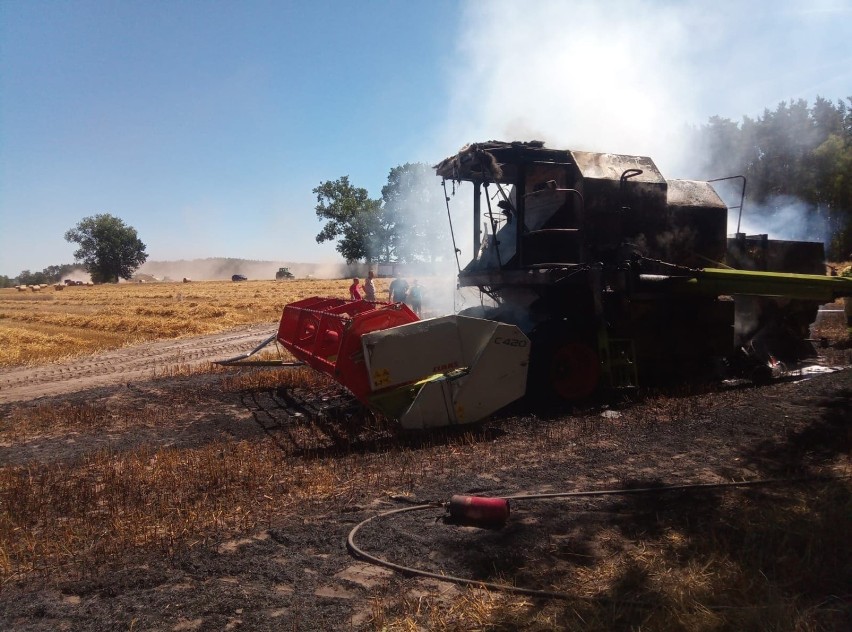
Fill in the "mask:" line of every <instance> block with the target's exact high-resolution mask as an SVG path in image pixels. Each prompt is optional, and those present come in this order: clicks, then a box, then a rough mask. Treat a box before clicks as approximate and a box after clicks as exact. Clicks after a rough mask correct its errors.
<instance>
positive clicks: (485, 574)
mask: <svg viewBox="0 0 852 632" xmlns="http://www.w3.org/2000/svg"><path fill="white" fill-rule="evenodd" d="M348 284H349V281H346V280H338V281H319V280H318V281H295V282H272V281H269V282H261V281H249V282H245V283H226V282H201V283H199V282H194V283H187V284H150V285H149V284H133V285H130V284H128V285H118V286H95V287H80V288H66V289H65V290H63V291H61V292H54V291H53V290H52V289H50V290H48V291H47V292H45V293H38V294H35V293H33V294H30V293H27V294H25V293H16V292H15V291H14V290H7V291H0V342H2V345H0V346H2V351H0V353H2V354H3V355H2V356H0V362H2V365H3V367H5V368H0V582H2V583H0V628H4V629H22V630H56V629H66V630H115V629H133V630H176V631H177V630H206V629H245V630H279V629H284V630H330V629H353V630H361V629H366V630H472V629H479V630H515V629H529V630H553V629H566V630H611V629H623V630H630V629H633V630H638V629H642V630H672V629H676V630H728V629H730V630H734V629H736V630H765V629H774V630H835V629H836V630H841V629H848V628H849V627H850V624H852V596H850V592H851V591H850V589H849V586H850V585H852V551H850V543H849V538H848V533H849V532H850V530H852V486H850V482H849V479H848V478H844V477H848V476H849V475H850V474H852V467H850V448H852V419H850V403H849V402H850V399H852V377H850V371H848V370H845V371H837V372H834V373H830V374H825V375H820V376H817V377H814V378H805V377H804V376H791V377H790V378H789V379H786V380H783V381H781V382H778V383H775V384H773V385H770V386H768V387H764V388H752V387H750V386H748V385H733V386H728V387H723V386H720V385H703V386H699V385H692V386H690V387H684V388H679V389H670V390H668V391H643V392H640V393H636V394H634V395H631V396H630V397H629V398H628V397H625V398H622V399H619V400H615V401H610V402H607V403H599V404H590V405H587V406H584V407H568V406H566V407H562V408H558V409H546V410H544V409H540V408H538V407H536V406H535V403H534V402H521V403H519V404H517V405H515V406H513V407H510V409H508V410H506V411H503V412H502V413H501V414H499V415H497V416H496V417H495V418H494V419H491V420H489V421H487V422H485V423H483V424H479V425H477V426H474V427H471V428H465V429H462V430H461V431H458V432H441V433H433V434H430V435H418V436H410V435H405V434H402V433H400V432H399V431H398V429H396V428H395V427H394V426H393V425H392V424H389V423H387V422H386V421H384V420H381V419H377V418H375V417H374V416H372V415H369V414H366V413H365V411H363V410H361V409H360V408H359V407H358V406H357V405H355V403H354V402H353V401H352V399H351V398H350V397H348V396H347V394H346V393H345V392H344V391H342V389H340V388H339V387H338V386H336V384H335V383H334V382H332V381H331V380H329V379H327V378H325V377H323V376H321V375H317V374H315V373H312V372H310V371H307V370H304V369H296V370H290V371H281V370H269V369H263V368H258V369H222V368H218V367H214V365H211V364H210V360H215V359H221V358H222V357H227V356H228V355H234V354H235V353H236V352H238V351H247V350H248V349H250V348H251V347H252V346H253V342H254V341H256V340H258V339H261V338H262V337H264V336H265V335H266V334H268V333H271V331H272V330H273V329H274V327H275V324H276V322H277V319H278V317H279V316H280V312H281V309H282V308H283V306H284V304H286V303H287V302H290V301H292V300H297V299H299V298H304V297H305V296H310V295H314V294H316V295H333V296H341V297H343V296H345V295H346V288H347V286H348ZM385 287H386V285H380V286H379V289H380V292H381V290H384V289H385ZM836 315H837V312H829V313H827V315H826V317H825V318H824V319H823V320H821V321H820V322H819V324H818V326H817V327H816V328H815V331H814V333H815V335H822V336H826V337H828V338H829V340H830V342H831V346H830V347H828V348H827V349H824V350H823V353H824V357H825V358H826V362H827V363H829V364H830V363H835V364H837V363H848V360H849V352H850V350H849V340H848V337H847V335H846V330H845V327H843V325H842V322H841V320H840V319H839V318H838V317H837V316H836ZM238 348H239V349H238ZM205 350H206V351H205ZM768 479H772V480H775V479H781V482H776V483H768V484H766V485H763V486H754V487H746V488H722V489H712V490H711V489H697V490H671V491H667V492H666V491H660V492H658V493H642V494H635V495H629V494H628V495H624V494H621V495H613V496H600V497H574V498H571V497H568V498H561V499H558V498H550V499H542V500H540V501H535V502H533V501H528V502H523V501H513V503H512V516H511V518H510V521H509V523H508V524H507V525H506V527H504V528H503V529H501V530H497V531H490V530H482V529H476V528H471V527H458V526H454V525H449V524H445V523H444V522H443V521H442V520H440V516H441V515H442V513H443V512H442V510H441V509H440V508H435V509H426V510H423V511H417V512H411V513H405V514H401V515H398V516H390V517H387V518H382V519H381V520H378V521H375V522H372V523H369V524H367V525H365V526H364V528H363V530H362V531H361V532H360V533H359V536H358V538H359V539H358V543H359V545H361V546H362V547H364V548H366V549H367V550H368V551H371V552H373V553H375V554H376V555H378V556H379V557H382V558H384V559H388V560H392V561H395V562H398V563H400V564H403V565H405V566H410V567H416V568H421V569H425V570H427V571H431V572H433V573H435V574H438V575H455V576H461V577H465V578H469V579H473V580H476V581H488V582H495V583H500V584H507V585H514V586H516V587H523V588H532V589H538V590H541V591H547V592H550V593H554V592H555V593H559V595H558V596H557V597H556V598H554V597H553V596H552V595H551V596H550V597H547V596H545V595H542V594H538V595H536V594H525V595H518V594H511V593H506V592H502V591H498V590H493V589H484V588H477V587H471V586H467V587H466V586H463V585H457V584H452V583H446V582H439V581H436V580H434V579H425V578H422V577H420V578H419V577H416V576H413V575H411V574H399V573H392V572H391V571H389V570H387V569H384V568H380V567H377V566H372V565H368V564H365V563H363V562H362V561H358V560H356V559H354V558H353V557H351V556H350V555H349V554H348V552H347V550H346V546H345V541H346V536H347V534H348V533H349V532H350V530H351V529H352V528H353V527H354V526H355V525H356V524H358V523H359V522H360V521H362V520H365V519H368V518H372V517H374V516H376V515H377V514H378V513H379V512H382V511H385V510H388V509H396V508H402V507H407V506H411V505H412V504H416V503H422V502H427V501H445V500H447V499H448V498H449V496H450V495H452V494H454V493H470V494H473V493H479V494H484V495H499V496H503V495H514V494H519V493H526V494H529V493H553V492H563V491H574V490H607V489H623V488H632V489H635V488H653V487H659V486H662V485H671V484H694V483H699V484H704V483H727V482H732V481H743V480H746V481H755V480H768Z"/></svg>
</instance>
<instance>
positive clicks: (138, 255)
mask: <svg viewBox="0 0 852 632" xmlns="http://www.w3.org/2000/svg"><path fill="white" fill-rule="evenodd" d="M65 240H66V241H69V242H72V243H76V244H77V245H78V246H79V248H78V249H77V250H76V251H75V252H74V258H75V259H76V260H77V261H79V262H81V263H82V264H83V266H84V267H85V268H86V271H87V272H88V273H89V274H90V275H91V276H92V281H94V282H95V283H117V282H118V280H119V279H129V278H130V277H131V276H132V275H133V272H134V271H135V270H136V269H137V268H138V267H139V266H141V265H142V264H143V263H145V261H146V260H147V259H148V254H147V253H146V252H145V244H143V243H142V241H141V240H140V239H139V237H138V236H137V234H136V229H135V228H133V227H131V226H127V225H126V224H125V223H124V222H123V221H122V220H121V219H119V218H118V217H114V216H112V215H110V214H108V213H103V214H100V215H94V216H93V217H85V218H83V219H82V220H81V221H80V222H79V223H78V224H77V225H76V226H75V227H74V228H72V229H70V230H69V231H68V232H66V233H65Z"/></svg>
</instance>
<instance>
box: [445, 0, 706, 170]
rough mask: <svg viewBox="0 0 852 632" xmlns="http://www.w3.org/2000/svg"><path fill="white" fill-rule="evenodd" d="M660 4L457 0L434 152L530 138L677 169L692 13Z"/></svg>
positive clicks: (686, 112)
mask: <svg viewBox="0 0 852 632" xmlns="http://www.w3.org/2000/svg"><path fill="white" fill-rule="evenodd" d="M660 4H661V3H647V2H631V3H618V2H616V3H614V4H613V3H600V2H593V1H579V2H570V3H567V2H536V3H516V2H508V1H503V2H488V3H470V4H468V5H467V7H466V10H465V11H464V12H463V15H462V17H461V20H460V23H461V24H464V25H467V26H465V27H464V29H463V31H462V33H461V35H460V38H459V43H458V46H457V50H456V51H455V55H454V57H453V59H452V62H453V70H452V79H451V82H452V89H451V90H450V93H451V94H453V95H454V97H453V98H452V100H451V102H450V107H449V112H448V116H447V121H448V124H447V126H446V129H445V130H444V132H443V134H441V135H440V137H439V138H440V141H441V142H442V143H443V144H444V150H445V151H444V153H445V154H452V153H454V152H455V151H456V150H457V149H458V148H459V147H460V146H461V145H462V144H464V143H466V142H470V141H482V140H490V139H497V140H533V139H535V140H543V141H544V142H545V143H546V144H548V145H549V146H551V147H559V148H565V149H577V150H586V151H611V152H615V153H624V154H638V155H648V156H651V157H652V158H653V159H654V160H655V162H656V163H657V164H658V166H660V168H661V170H662V171H663V173H664V174H665V175H666V176H667V177H670V178H671V177H677V176H676V175H673V174H672V171H673V170H677V169H680V168H682V167H684V166H685V165H684V162H686V161H685V160H684V148H683V147H681V146H680V145H681V142H680V139H681V137H682V136H683V134H682V132H683V130H684V129H685V127H686V125H688V124H692V123H694V122H696V121H698V120H700V118H701V117H700V116H699V114H698V113H699V111H700V108H699V107H698V103H697V100H698V99H699V98H700V94H699V93H700V91H698V90H696V87H697V86H696V84H697V83H698V82H699V81H700V79H701V75H699V74H697V73H696V72H695V71H696V68H695V67H694V64H693V61H694V59H695V54H696V53H697V52H700V51H696V50H695V40H696V35H697V33H699V31H698V25H699V23H700V22H701V20H700V19H699V15H700V14H699V13H698V10H697V9H696V8H694V7H693V6H692V3H683V4H672V3H666V4H665V6H664V7H661V6H660ZM699 9H700V7H699ZM702 10H703V9H702ZM700 33H701V37H707V33H706V32H700ZM667 170H668V173H667Z"/></svg>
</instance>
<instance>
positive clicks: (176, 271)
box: [137, 258, 363, 281]
mask: <svg viewBox="0 0 852 632" xmlns="http://www.w3.org/2000/svg"><path fill="white" fill-rule="evenodd" d="M281 267H287V268H290V272H292V273H293V275H294V276H295V277H296V278H305V277H308V276H311V277H313V278H316V279H343V278H347V277H351V276H353V274H359V275H363V271H362V270H361V269H360V267H359V266H355V267H354V268H353V267H351V266H348V265H346V264H345V263H297V262H292V261H251V260H248V259H224V258H211V259H191V260H179V261H147V262H145V264H144V265H143V266H142V267H141V268H139V270H138V271H137V272H138V274H146V275H151V276H153V277H156V278H157V279H160V280H162V279H167V280H171V281H180V280H181V279H183V278H188V279H192V280H194V281H215V280H221V279H230V278H231V276H232V275H234V274H242V275H243V276H245V277H247V278H249V279H253V280H259V279H268V280H273V279H275V273H276V272H278V268H281Z"/></svg>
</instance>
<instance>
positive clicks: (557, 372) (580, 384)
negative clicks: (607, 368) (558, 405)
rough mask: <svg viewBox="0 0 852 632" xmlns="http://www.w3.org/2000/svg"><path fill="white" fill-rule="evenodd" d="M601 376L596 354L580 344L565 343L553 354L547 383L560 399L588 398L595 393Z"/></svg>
mask: <svg viewBox="0 0 852 632" xmlns="http://www.w3.org/2000/svg"><path fill="white" fill-rule="evenodd" d="M600 376H601V366H600V359H599V358H598V354H597V352H596V351H595V350H594V349H592V347H590V346H589V345H587V344H585V343H582V342H575V341H572V342H566V343H564V344H563V345H561V346H559V347H558V348H557V349H556V350H555V351H554V353H553V356H552V358H551V362H550V374H549V376H548V377H549V381H550V386H551V387H552V389H553V391H554V392H555V393H556V394H557V395H558V396H559V397H561V398H562V399H566V400H573V399H582V398H584V397H588V396H589V395H591V394H592V393H594V392H595V389H597V387H598V382H599V381H600Z"/></svg>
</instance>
